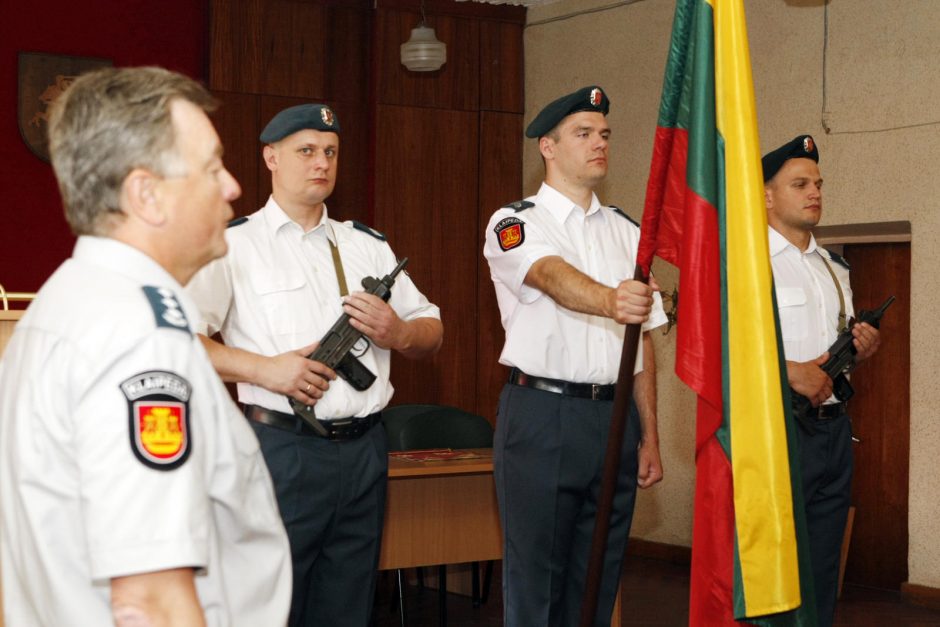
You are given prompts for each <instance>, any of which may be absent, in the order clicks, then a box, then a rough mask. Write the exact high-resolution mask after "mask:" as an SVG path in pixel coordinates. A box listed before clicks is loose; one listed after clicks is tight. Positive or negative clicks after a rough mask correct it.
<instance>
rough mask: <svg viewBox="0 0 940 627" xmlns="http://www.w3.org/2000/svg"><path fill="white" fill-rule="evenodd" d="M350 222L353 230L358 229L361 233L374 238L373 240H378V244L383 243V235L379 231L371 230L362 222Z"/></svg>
mask: <svg viewBox="0 0 940 627" xmlns="http://www.w3.org/2000/svg"><path fill="white" fill-rule="evenodd" d="M351 222H352V225H353V228H354V229H358V230H360V231H362V232H363V233H368V234H369V235H371V236H372V237H374V238H375V239H377V240H379V241H380V242H384V241H385V233H382V232H380V231H376V230H375V229H373V228H372V227H371V226H367V225H365V224H363V223H362V222H356V221H355V220H352V221H351Z"/></svg>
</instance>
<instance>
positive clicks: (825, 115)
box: [820, 2, 940, 135]
mask: <svg viewBox="0 0 940 627" xmlns="http://www.w3.org/2000/svg"><path fill="white" fill-rule="evenodd" d="M828 56H829V2H825V3H824V4H823V49H822V112H821V116H820V124H821V125H822V127H823V130H824V131H825V132H826V135H864V134H866V133H887V132H889V131H900V130H904V129H909V128H919V127H922V126H936V125H938V124H940V120H934V121H931V122H917V123H915V124H900V125H898V126H888V127H884V128H872V129H859V130H854V131H834V130H832V126H831V124H830V116H831V115H832V112H831V111H829V101H828V97H829V95H828V86H827V84H826V77H827V60H828Z"/></svg>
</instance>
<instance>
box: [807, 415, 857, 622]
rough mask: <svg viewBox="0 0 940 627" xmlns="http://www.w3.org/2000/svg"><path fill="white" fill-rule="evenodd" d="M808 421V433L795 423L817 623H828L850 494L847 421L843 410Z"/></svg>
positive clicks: (833, 605)
mask: <svg viewBox="0 0 940 627" xmlns="http://www.w3.org/2000/svg"><path fill="white" fill-rule="evenodd" d="M813 425H814V427H815V429H816V433H815V434H813V435H809V434H807V433H806V431H805V430H803V429H799V433H800V460H801V464H800V467H801V469H802V472H803V502H804V503H805V505H806V527H807V531H808V533H809V545H810V556H811V561H812V565H813V581H814V584H815V586H814V587H815V591H816V609H817V614H818V616H819V627H828V626H830V625H832V619H833V614H834V613H835V609H836V600H837V598H838V593H839V557H840V554H841V551H842V537H843V534H844V532H845V521H846V519H847V518H848V514H849V505H850V504H851V496H852V470H853V455H852V422H851V420H849V417H848V416H847V415H845V414H842V415H841V416H839V417H837V418H832V419H830V420H818V421H815V422H814V423H813Z"/></svg>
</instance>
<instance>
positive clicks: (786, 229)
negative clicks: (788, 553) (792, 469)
mask: <svg viewBox="0 0 940 627" xmlns="http://www.w3.org/2000/svg"><path fill="white" fill-rule="evenodd" d="M818 162H819V151H818V150H817V148H816V145H815V142H814V141H813V138H812V137H810V136H809V135H800V136H798V137H796V138H794V139H793V140H791V141H789V142H787V143H786V144H784V145H783V146H781V147H780V148H777V149H776V150H774V151H772V152H770V153H768V154H766V155H765V156H764V158H763V159H762V166H763V170H764V199H765V202H766V205H767V222H768V224H769V226H770V229H769V237H770V262H771V266H772V268H773V274H774V286H775V289H776V295H777V309H778V312H779V316H780V330H781V334H782V341H783V347H784V353H785V355H786V365H787V379H788V381H789V384H790V387H791V388H792V390H791V394H792V393H794V392H795V393H797V394H800V395H802V396H804V397H806V398H807V399H808V400H809V403H805V405H806V406H807V407H809V411H808V412H806V413H807V414H808V415H801V416H796V418H797V419H798V420H800V424H801V428H800V443H801V450H800V453H801V462H802V463H801V470H802V476H803V499H804V502H805V506H806V522H807V527H808V531H809V541H810V555H811V556H812V566H813V580H814V582H815V592H816V607H817V610H818V614H819V625H820V626H821V627H824V626H826V625H831V624H832V619H833V614H834V612H835V603H836V597H837V595H838V581H839V554H840V550H841V547H842V536H843V532H844V529H845V521H846V517H847V516H848V511H849V502H850V496H851V489H852V464H853V461H852V424H851V421H850V420H849V417H848V415H847V413H846V405H845V403H844V402H842V401H844V400H845V398H844V397H843V398H837V397H836V396H834V395H833V380H832V378H831V377H830V375H829V374H827V373H826V372H825V371H824V370H823V368H822V366H823V364H825V363H826V361H827V360H828V359H829V357H830V355H829V353H828V349H829V347H830V346H832V345H833V343H834V342H835V341H836V339H837V337H838V336H839V334H840V333H842V332H845V331H848V332H850V333H851V334H852V336H853V337H854V340H853V344H854V348H855V351H856V355H855V361H856V362H858V361H861V360H863V359H867V358H868V357H870V356H871V355H873V354H874V353H875V351H877V350H878V346H879V344H880V342H881V339H880V336H879V332H878V329H877V328H875V327H873V326H872V325H870V324H868V323H867V322H859V323H857V324H854V325H852V326H851V328H850V329H849V326H848V325H849V322H850V321H851V319H852V318H853V317H854V315H855V311H854V308H853V307H852V288H851V287H850V285H849V265H848V263H846V262H845V260H844V259H842V257H840V256H838V255H836V254H835V253H832V252H830V251H828V250H826V249H824V248H821V247H819V246H817V244H816V239H815V238H814V237H813V233H812V229H813V227H815V226H816V224H817V223H818V222H819V219H820V217H821V216H822V177H821V176H820V174H819V166H818V165H817V164H818ZM836 378H837V379H838V378H839V377H838V375H837V377H836Z"/></svg>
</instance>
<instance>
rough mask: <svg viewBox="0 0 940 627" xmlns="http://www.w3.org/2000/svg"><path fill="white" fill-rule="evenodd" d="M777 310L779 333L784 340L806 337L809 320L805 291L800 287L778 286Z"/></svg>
mask: <svg viewBox="0 0 940 627" xmlns="http://www.w3.org/2000/svg"><path fill="white" fill-rule="evenodd" d="M777 311H779V312H780V333H781V335H782V336H783V340H784V341H785V342H787V341H794V340H802V339H805V338H806V336H807V334H808V332H809V320H808V319H807V314H808V312H807V310H806V291H805V290H804V289H803V288H802V287H778V288H777Z"/></svg>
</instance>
